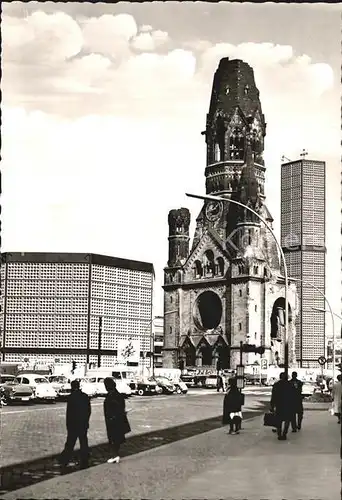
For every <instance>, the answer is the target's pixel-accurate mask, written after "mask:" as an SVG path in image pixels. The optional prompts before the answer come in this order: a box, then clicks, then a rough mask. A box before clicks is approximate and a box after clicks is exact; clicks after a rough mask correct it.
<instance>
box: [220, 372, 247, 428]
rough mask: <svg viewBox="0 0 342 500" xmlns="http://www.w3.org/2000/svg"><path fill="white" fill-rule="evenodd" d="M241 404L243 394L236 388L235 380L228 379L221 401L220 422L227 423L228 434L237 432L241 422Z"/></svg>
mask: <svg viewBox="0 0 342 500" xmlns="http://www.w3.org/2000/svg"><path fill="white" fill-rule="evenodd" d="M242 405H243V395H242V394H241V392H240V391H239V389H238V388H237V380H236V378H233V379H231V380H230V381H229V388H228V391H227V394H226V395H225V397H224V401H223V418H222V424H223V425H227V424H229V434H233V433H234V434H239V432H240V429H241V422H242V412H241V408H242Z"/></svg>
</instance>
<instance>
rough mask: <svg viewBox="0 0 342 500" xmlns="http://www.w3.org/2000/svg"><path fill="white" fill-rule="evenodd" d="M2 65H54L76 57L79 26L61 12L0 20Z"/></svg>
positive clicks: (80, 35)
mask: <svg viewBox="0 0 342 500" xmlns="http://www.w3.org/2000/svg"><path fill="white" fill-rule="evenodd" d="M2 36H3V47H4V48H5V50H4V53H3V55H4V61H9V60H19V61H20V64H23V63H25V62H26V61H29V62H31V63H33V62H34V63H35V64H37V65H43V64H46V63H48V64H49V63H51V62H52V64H56V63H57V62H59V61H63V60H65V59H68V58H70V57H72V56H75V55H77V54H78V53H79V52H80V51H81V48H82V43H83V37H82V33H81V29H80V27H79V25H78V24H77V23H76V22H75V21H74V20H73V19H72V18H71V17H70V16H68V15H66V14H64V13H63V12H58V13H56V14H52V15H49V14H45V13H44V12H41V11H37V12H34V13H33V14H31V15H30V16H29V17H27V18H26V19H13V18H8V17H7V16H4V18H3V26H2Z"/></svg>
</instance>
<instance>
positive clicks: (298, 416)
mask: <svg viewBox="0 0 342 500" xmlns="http://www.w3.org/2000/svg"><path fill="white" fill-rule="evenodd" d="M297 375H298V374H297V372H292V378H291V380H290V384H291V385H292V389H293V391H294V413H293V418H292V420H291V427H292V432H297V430H298V431H300V429H301V428H302V420H303V413H304V408H303V396H302V390H303V382H302V381H301V380H298V378H297Z"/></svg>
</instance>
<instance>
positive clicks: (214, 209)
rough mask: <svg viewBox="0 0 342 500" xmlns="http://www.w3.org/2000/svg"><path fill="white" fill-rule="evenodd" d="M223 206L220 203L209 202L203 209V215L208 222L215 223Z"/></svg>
mask: <svg viewBox="0 0 342 500" xmlns="http://www.w3.org/2000/svg"><path fill="white" fill-rule="evenodd" d="M222 210H223V206H222V203H221V202H220V201H209V203H208V204H207V206H206V209H205V215H206V217H207V219H208V220H209V221H210V222H215V221H216V220H217V219H219V218H220V217H221V215H222Z"/></svg>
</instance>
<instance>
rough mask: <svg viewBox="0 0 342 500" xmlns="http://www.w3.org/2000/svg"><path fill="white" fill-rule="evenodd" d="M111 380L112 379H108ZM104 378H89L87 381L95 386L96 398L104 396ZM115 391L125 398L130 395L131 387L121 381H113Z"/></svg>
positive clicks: (105, 392) (105, 391)
mask: <svg viewBox="0 0 342 500" xmlns="http://www.w3.org/2000/svg"><path fill="white" fill-rule="evenodd" d="M110 378H113V377H110ZM104 379H105V377H89V378H88V379H87V380H88V382H90V383H93V384H96V396H106V394H107V390H106V388H105V385H104ZM114 380H115V382H116V388H117V390H118V391H119V392H120V393H121V394H123V395H124V396H125V397H126V398H127V397H129V396H131V395H132V389H131V387H130V386H129V385H128V384H127V383H126V382H125V381H123V380H117V379H114Z"/></svg>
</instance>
